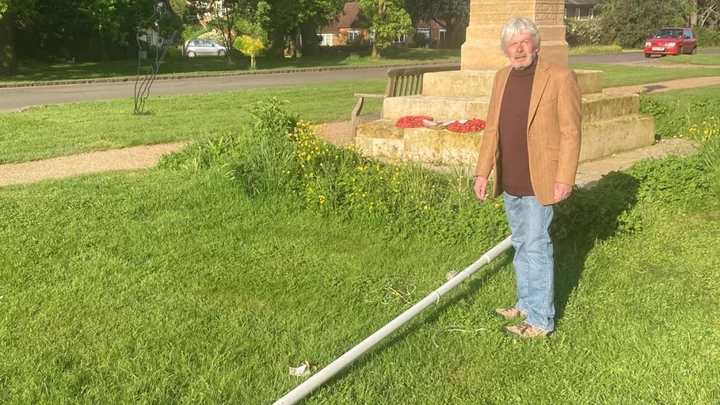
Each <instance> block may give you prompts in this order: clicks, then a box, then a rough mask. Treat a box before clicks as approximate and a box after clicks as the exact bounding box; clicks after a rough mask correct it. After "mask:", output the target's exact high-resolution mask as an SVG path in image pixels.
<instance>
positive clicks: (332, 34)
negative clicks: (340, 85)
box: [318, 0, 600, 46]
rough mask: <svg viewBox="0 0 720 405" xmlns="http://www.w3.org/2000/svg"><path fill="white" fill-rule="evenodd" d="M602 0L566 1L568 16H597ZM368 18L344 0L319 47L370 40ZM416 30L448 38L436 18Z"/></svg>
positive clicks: (403, 39)
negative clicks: (597, 7)
mask: <svg viewBox="0 0 720 405" xmlns="http://www.w3.org/2000/svg"><path fill="white" fill-rule="evenodd" d="M599 3H600V0H565V18H575V19H584V18H595V16H596V15H597V10H596V6H597V5H598V4H599ZM368 26H369V21H368V20H367V18H365V17H364V16H363V15H362V12H361V11H360V3H359V2H349V3H345V9H344V10H343V13H342V14H341V15H340V16H339V17H338V18H337V19H336V20H335V21H333V22H331V23H330V24H328V25H326V26H325V27H322V28H320V30H319V31H318V35H319V36H321V37H322V40H321V41H320V46H342V45H352V44H359V43H367V42H370V41H371V34H370V30H369V29H368V28H367V27H368ZM413 29H414V30H415V32H418V33H421V34H423V35H425V37H426V38H428V39H429V42H430V43H433V44H441V43H443V42H444V41H445V35H446V34H447V33H446V30H445V29H444V28H442V26H440V25H439V24H438V23H436V22H435V21H430V22H425V21H420V22H418V23H417V25H416V26H415V27H414V28H413ZM411 41H412V35H410V34H408V35H401V36H400V37H399V38H397V39H396V40H395V41H393V42H395V43H399V44H407V43H409V42H411Z"/></svg>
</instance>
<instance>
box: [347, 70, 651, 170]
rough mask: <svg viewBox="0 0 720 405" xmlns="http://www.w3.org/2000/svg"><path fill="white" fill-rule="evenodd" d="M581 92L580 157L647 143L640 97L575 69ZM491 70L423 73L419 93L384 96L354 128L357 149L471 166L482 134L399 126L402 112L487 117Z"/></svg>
mask: <svg viewBox="0 0 720 405" xmlns="http://www.w3.org/2000/svg"><path fill="white" fill-rule="evenodd" d="M576 73H577V75H578V82H579V84H580V88H581V91H582V94H583V118H582V119H583V128H582V129H583V133H582V143H581V148H580V161H588V160H595V159H599V158H603V157H606V156H610V155H612V154H615V153H618V152H623V151H628V150H633V149H637V148H642V147H645V146H650V145H652V144H653V142H654V140H655V128H654V119H653V117H651V116H641V115H638V109H639V96H638V95H637V94H628V95H605V94H602V85H603V77H602V75H603V74H602V72H600V71H576ZM494 75H495V71H491V70H462V71H453V72H437V73H426V74H425V76H424V78H423V93H422V95H419V96H409V97H392V98H387V99H385V100H384V103H383V117H382V119H380V120H377V121H371V122H368V123H365V124H361V125H360V126H358V128H357V135H356V138H355V140H354V142H355V147H356V148H357V149H358V150H360V151H361V152H362V153H364V154H366V155H368V156H372V157H375V158H384V159H392V160H397V159H399V160H403V161H407V160H412V161H417V162H420V163H423V164H428V165H435V166H444V167H455V168H458V167H459V168H462V169H467V170H473V169H474V167H475V163H476V160H477V155H478V152H479V150H480V141H481V140H482V132H477V133H455V132H451V131H448V130H446V129H443V130H436V129H429V128H412V129H402V128H397V127H395V122H396V121H397V120H398V119H399V118H401V117H404V116H409V115H429V116H431V117H433V118H434V119H435V121H450V120H460V119H472V118H480V119H483V120H484V119H486V117H487V110H488V105H489V102H490V93H491V91H492V85H493V77H494Z"/></svg>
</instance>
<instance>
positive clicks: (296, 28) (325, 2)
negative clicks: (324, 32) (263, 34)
mask: <svg viewBox="0 0 720 405" xmlns="http://www.w3.org/2000/svg"><path fill="white" fill-rule="evenodd" d="M268 3H269V4H270V5H271V9H270V13H269V19H268V24H267V26H266V28H267V30H268V32H269V34H270V37H271V38H272V48H273V53H274V54H276V55H278V56H280V55H282V54H283V50H284V49H285V47H286V45H288V42H289V46H290V48H291V55H292V56H295V55H294V53H295V52H294V50H295V49H299V48H300V44H299V42H300V41H299V39H300V38H302V49H303V53H304V54H308V55H310V54H313V53H315V51H316V49H317V46H318V41H317V30H318V28H319V27H322V26H324V25H326V24H327V23H328V22H330V21H332V19H334V18H335V17H336V16H337V15H338V14H340V13H341V12H342V10H343V6H344V0H268Z"/></svg>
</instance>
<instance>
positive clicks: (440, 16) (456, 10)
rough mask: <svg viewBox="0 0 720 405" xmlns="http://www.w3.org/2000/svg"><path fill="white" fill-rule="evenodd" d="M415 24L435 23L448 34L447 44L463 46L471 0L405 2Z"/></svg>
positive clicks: (418, 0) (419, 0)
mask: <svg viewBox="0 0 720 405" xmlns="http://www.w3.org/2000/svg"><path fill="white" fill-rule="evenodd" d="M405 8H406V9H407V11H408V13H409V14H410V17H411V18H412V20H413V22H415V23H417V22H418V21H428V22H429V21H435V22H436V23H437V24H438V25H440V26H441V27H443V28H444V29H445V31H446V32H447V35H448V37H447V43H448V44H450V45H453V46H457V45H461V44H460V43H459V42H460V39H461V38H463V35H462V34H463V32H462V31H463V30H464V29H465V28H467V26H468V25H469V24H470V0H405Z"/></svg>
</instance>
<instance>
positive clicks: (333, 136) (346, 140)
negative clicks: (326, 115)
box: [318, 121, 352, 148]
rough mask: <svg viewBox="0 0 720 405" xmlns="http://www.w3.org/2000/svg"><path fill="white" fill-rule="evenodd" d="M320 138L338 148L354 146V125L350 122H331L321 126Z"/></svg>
mask: <svg viewBox="0 0 720 405" xmlns="http://www.w3.org/2000/svg"><path fill="white" fill-rule="evenodd" d="M318 137H319V138H320V139H323V140H325V141H327V142H328V143H331V144H333V145H335V146H338V147H341V148H342V147H345V146H348V145H350V144H352V125H351V123H350V121H343V122H329V123H327V124H323V125H321V126H320V129H319V130H318Z"/></svg>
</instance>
